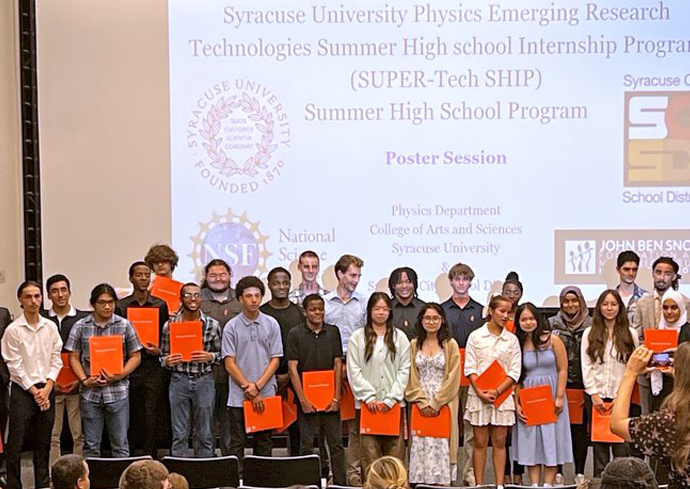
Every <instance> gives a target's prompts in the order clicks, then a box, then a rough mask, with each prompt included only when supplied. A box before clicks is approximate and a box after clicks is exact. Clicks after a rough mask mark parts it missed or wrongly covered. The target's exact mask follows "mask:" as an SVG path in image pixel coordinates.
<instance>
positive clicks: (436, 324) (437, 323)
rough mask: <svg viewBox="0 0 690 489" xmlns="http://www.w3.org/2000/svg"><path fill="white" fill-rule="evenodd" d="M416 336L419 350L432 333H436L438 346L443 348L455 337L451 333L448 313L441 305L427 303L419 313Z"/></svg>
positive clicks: (415, 327)
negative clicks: (447, 317)
mask: <svg viewBox="0 0 690 489" xmlns="http://www.w3.org/2000/svg"><path fill="white" fill-rule="evenodd" d="M414 331H415V336H416V337H417V348H421V347H422V345H423V344H424V340H425V339H426V337H427V335H428V334H430V333H436V337H437V339H438V344H439V345H441V347H443V343H444V342H445V341H446V340H448V339H451V338H452V337H453V335H452V333H451V331H450V324H448V320H447V319H446V313H445V312H443V308H442V307H441V305H440V304H437V303H435V302H427V303H426V304H425V305H424V307H422V309H421V310H420V311H419V316H417V322H416V323H415V325H414Z"/></svg>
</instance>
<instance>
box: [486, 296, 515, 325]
mask: <svg viewBox="0 0 690 489" xmlns="http://www.w3.org/2000/svg"><path fill="white" fill-rule="evenodd" d="M512 308H513V303H512V302H511V301H510V299H508V298H507V297H504V296H502V295H495V296H493V297H492V298H491V300H490V301H489V306H488V313H489V316H488V321H489V322H492V323H494V325H495V326H500V327H501V328H503V327H505V325H506V323H507V322H508V316H509V314H510V310H511V309H512Z"/></svg>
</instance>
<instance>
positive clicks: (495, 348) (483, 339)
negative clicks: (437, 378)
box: [465, 323, 522, 382]
mask: <svg viewBox="0 0 690 489" xmlns="http://www.w3.org/2000/svg"><path fill="white" fill-rule="evenodd" d="M494 360H498V363H499V364H500V365H501V367H503V370H505V372H506V374H508V377H510V378H511V379H513V380H514V381H515V382H517V381H518V380H520V372H521V371H522V353H521V352H520V342H519V341H518V339H517V336H515V335H514V334H513V333H511V332H510V331H508V330H507V329H505V328H503V331H501V334H500V335H498V336H495V335H493V334H491V332H490V331H489V324H488V323H485V324H484V326H482V327H481V328H479V329H477V330H475V331H472V333H471V334H470V337H469V338H468V339H467V348H465V377H469V376H470V375H471V374H476V375H481V374H483V373H484V371H485V370H486V369H488V368H489V366H490V365H491V364H492V363H494Z"/></svg>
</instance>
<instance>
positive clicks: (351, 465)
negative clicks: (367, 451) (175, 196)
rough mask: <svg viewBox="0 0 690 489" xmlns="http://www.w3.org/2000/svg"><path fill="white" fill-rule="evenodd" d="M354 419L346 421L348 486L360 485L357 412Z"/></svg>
mask: <svg viewBox="0 0 690 489" xmlns="http://www.w3.org/2000/svg"><path fill="white" fill-rule="evenodd" d="M356 413H357V414H356V415H355V419H351V420H349V421H347V448H346V449H345V461H346V462H347V471H346V476H347V483H348V485H350V486H361V485H362V482H363V481H362V464H361V461H360V458H361V454H360V446H359V410H357V411H356Z"/></svg>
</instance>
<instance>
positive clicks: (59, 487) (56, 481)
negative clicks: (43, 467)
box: [50, 454, 91, 489]
mask: <svg viewBox="0 0 690 489" xmlns="http://www.w3.org/2000/svg"><path fill="white" fill-rule="evenodd" d="M50 479H51V481H52V488H53V489H75V488H76V489H89V486H90V485H91V483H90V481H89V466H88V465H87V464H86V460H84V457H82V456H81V455H75V454H70V455H63V456H62V457H60V458H58V459H57V460H56V461H55V463H54V464H53V467H52V468H51V469H50Z"/></svg>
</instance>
